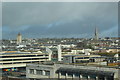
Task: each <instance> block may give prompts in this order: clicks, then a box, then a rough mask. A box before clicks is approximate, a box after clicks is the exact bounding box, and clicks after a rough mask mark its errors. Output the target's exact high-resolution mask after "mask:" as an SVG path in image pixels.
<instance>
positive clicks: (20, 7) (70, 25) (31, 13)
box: [2, 2, 118, 38]
mask: <svg viewBox="0 0 120 80" xmlns="http://www.w3.org/2000/svg"><path fill="white" fill-rule="evenodd" d="M2 8H3V12H2V13H3V37H4V36H5V37H15V35H16V34H17V33H18V32H21V33H22V34H23V35H24V36H25V37H34V38H35V37H37V38H39V37H92V36H93V34H94V28H95V27H98V29H99V33H100V36H101V37H105V36H117V31H115V30H117V24H118V23H117V20H118V19H117V18H118V11H117V9H118V6H117V3H115V2H114V3H113V2H105V3H100V2H98V3H96V2H86V3H85V2H78V3H76V2H61V3H56V2H38V3H35V2H34V3H33V2H31V3H30V2H22V3H20V2H19V3H15V2H14V3H12V2H11V3H3V7H2ZM13 33H14V35H13ZM8 34H9V36H8ZM10 34H11V35H12V36H10Z"/></svg>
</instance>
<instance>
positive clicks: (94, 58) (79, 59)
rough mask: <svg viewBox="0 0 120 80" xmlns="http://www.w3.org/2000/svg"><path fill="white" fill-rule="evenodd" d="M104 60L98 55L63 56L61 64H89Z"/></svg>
mask: <svg viewBox="0 0 120 80" xmlns="http://www.w3.org/2000/svg"><path fill="white" fill-rule="evenodd" d="M104 60H105V58H104V57H101V56H100V55H84V54H79V55H64V56H63V62H64V63H89V62H103V61H104Z"/></svg>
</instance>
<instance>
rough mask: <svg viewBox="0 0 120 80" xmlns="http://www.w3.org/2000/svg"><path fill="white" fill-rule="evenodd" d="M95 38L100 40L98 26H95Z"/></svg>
mask: <svg viewBox="0 0 120 80" xmlns="http://www.w3.org/2000/svg"><path fill="white" fill-rule="evenodd" d="M94 39H95V40H98V30H97V27H95V36H94Z"/></svg>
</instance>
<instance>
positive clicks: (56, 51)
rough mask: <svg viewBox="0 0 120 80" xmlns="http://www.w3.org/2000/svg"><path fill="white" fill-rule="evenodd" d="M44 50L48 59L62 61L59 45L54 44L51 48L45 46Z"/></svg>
mask: <svg viewBox="0 0 120 80" xmlns="http://www.w3.org/2000/svg"><path fill="white" fill-rule="evenodd" d="M46 52H47V53H48V54H49V60H52V61H62V54H61V45H58V46H55V47H53V48H48V47H46Z"/></svg>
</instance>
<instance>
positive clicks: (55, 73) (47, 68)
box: [26, 63, 120, 80]
mask: <svg viewBox="0 0 120 80" xmlns="http://www.w3.org/2000/svg"><path fill="white" fill-rule="evenodd" d="M119 70H120V69H117V68H108V67H101V68H100V67H94V66H79V65H66V64H53V63H51V64H45V63H43V64H27V67H26V78H28V79H30V80H32V79H34V80H37V79H41V78H47V79H49V78H57V79H61V78H62V79H67V78H68V79H70V78H72V79H74V80H77V79H78V80H81V79H82V80H114V79H119Z"/></svg>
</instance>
